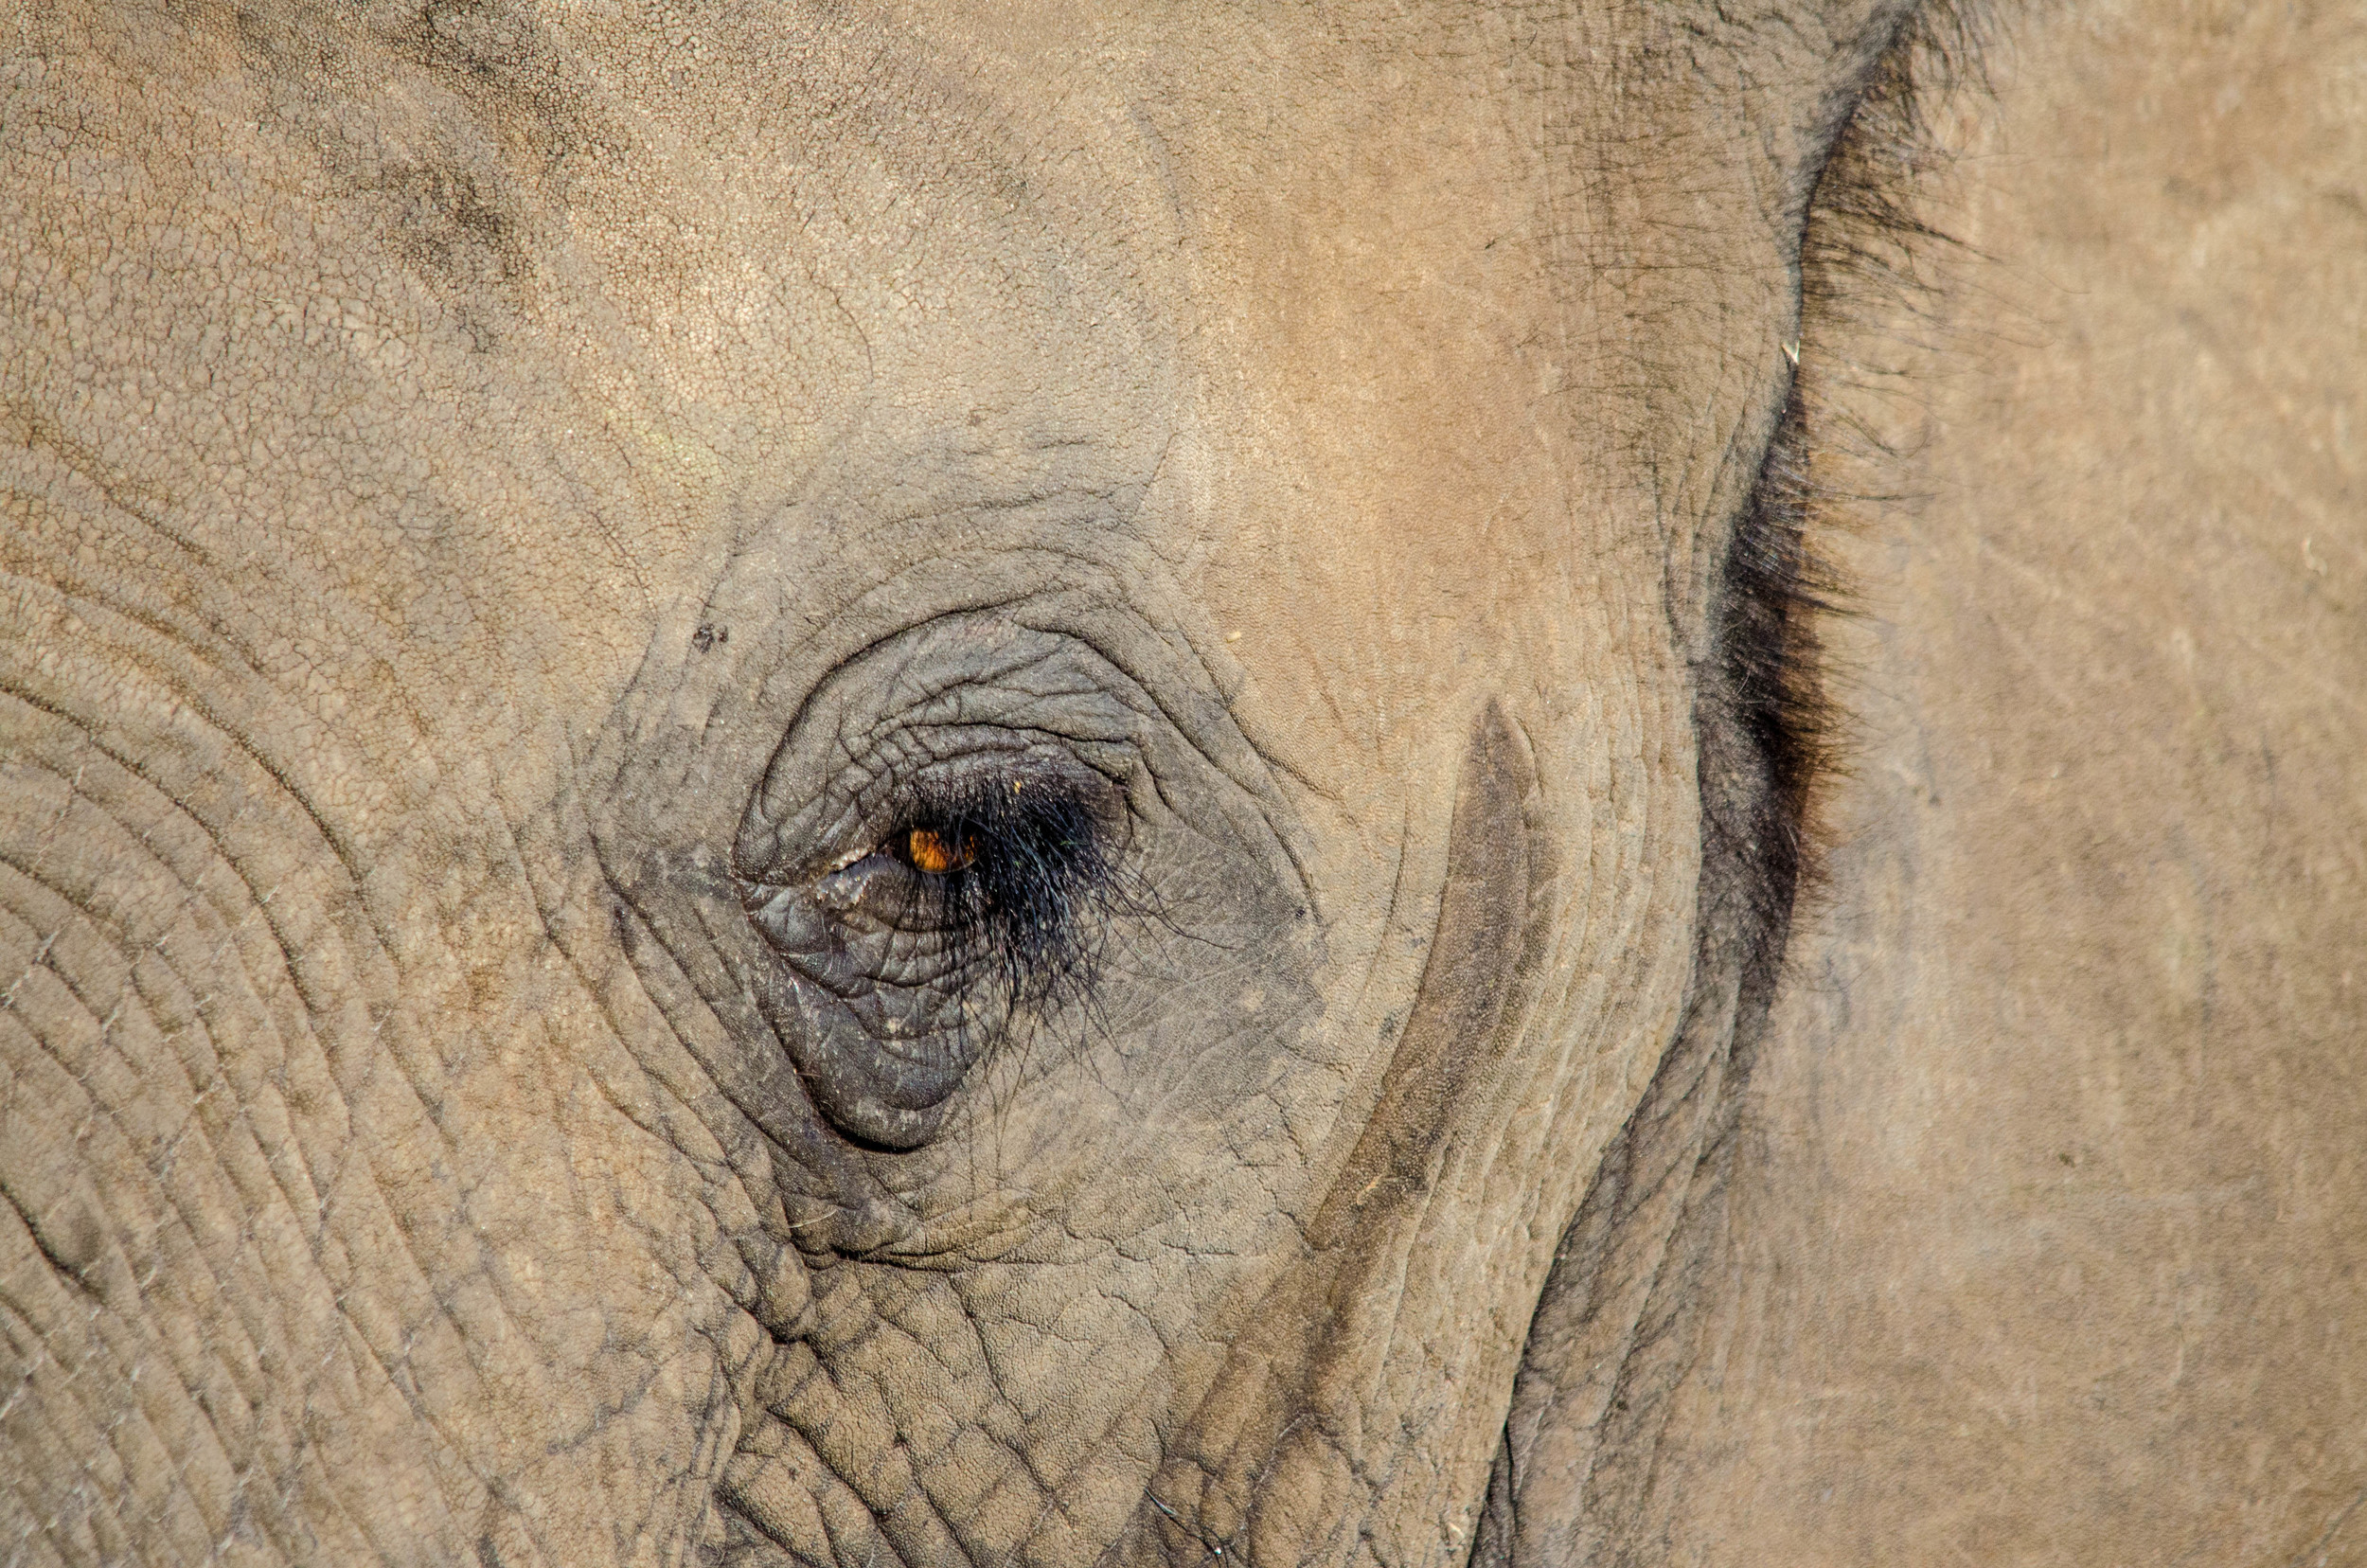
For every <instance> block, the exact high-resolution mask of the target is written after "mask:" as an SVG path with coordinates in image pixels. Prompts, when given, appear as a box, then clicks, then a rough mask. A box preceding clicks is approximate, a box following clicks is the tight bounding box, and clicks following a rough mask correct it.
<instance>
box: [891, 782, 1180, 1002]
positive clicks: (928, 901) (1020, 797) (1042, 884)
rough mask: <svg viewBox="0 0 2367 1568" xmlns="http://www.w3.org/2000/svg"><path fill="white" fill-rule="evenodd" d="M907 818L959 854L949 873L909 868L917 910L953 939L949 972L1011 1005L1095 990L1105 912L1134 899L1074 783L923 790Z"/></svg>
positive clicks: (910, 826)
mask: <svg viewBox="0 0 2367 1568" xmlns="http://www.w3.org/2000/svg"><path fill="white" fill-rule="evenodd" d="M905 820H906V826H905V827H904V828H902V829H899V833H906V834H909V833H912V832H914V831H916V830H917V831H920V832H924V833H930V834H934V835H935V837H936V841H937V842H938V843H939V844H942V845H944V846H948V848H949V849H950V850H951V851H952V853H954V854H955V855H957V856H958V863H957V864H955V865H953V866H952V868H951V869H948V870H945V871H942V872H938V873H934V874H931V873H929V872H927V871H925V870H922V869H920V868H918V867H916V869H915V873H914V874H915V877H916V880H917V883H918V890H917V900H918V902H917V906H916V908H915V909H914V911H913V913H914V914H915V915H917V916H918V917H919V918H921V919H922V920H924V921H925V922H927V923H928V924H930V925H932V926H934V927H936V928H937V929H938V930H940V931H942V932H944V933H945V934H946V937H947V939H948V941H949V942H950V943H951V944H952V957H953V968H954V972H956V973H958V974H962V975H964V976H967V977H969V983H970V984H972V985H977V984H980V983H984V984H985V985H986V986H988V987H989V988H991V989H994V990H995V991H997V992H999V993H1000V994H999V996H998V997H997V998H996V1000H998V1001H1000V1002H1001V1003H1003V1004H1004V1005H1006V1007H1020V1006H1042V1005H1045V1004H1052V1005H1059V1004H1060V1003H1064V1002H1068V1001H1072V1000H1076V999H1077V998H1080V997H1082V996H1084V995H1086V994H1087V993H1088V992H1090V991H1091V989H1092V987H1093V982H1094V979H1095V974H1096V972H1097V971H1098V969H1099V967H1100V960H1101V956H1102V949H1103V946H1104V944H1105V940H1106V935H1107V932H1108V928H1109V922H1110V917H1111V916H1112V915H1113V914H1116V913H1119V912H1121V910H1122V908H1124V907H1130V906H1131V905H1132V904H1133V903H1134V902H1136V901H1138V900H1137V899H1136V898H1135V897H1133V896H1131V895H1130V890H1129V888H1128V885H1127V882H1126V879H1124V878H1123V877H1122V875H1121V873H1120V868H1119V866H1118V864H1116V860H1115V857H1114V855H1113V853H1112V844H1111V834H1110V829H1108V827H1107V826H1106V825H1104V824H1103V823H1101V822H1100V821H1098V820H1097V819H1096V818H1095V813H1094V811H1092V809H1091V808H1090V807H1089V806H1088V805H1087V804H1086V803H1085V802H1084V801H1083V800H1081V799H1079V798H1078V797H1077V793H1075V791H1074V790H1073V789H1072V788H1070V787H1067V786H1065V785H1064V784H1063V783H1061V782H1060V781H1058V780H1045V779H1028V778H1017V779H1014V778H1008V777H1005V778H993V777H988V778H971V779H964V780H960V781H958V782H953V783H951V784H940V785H938V787H937V788H935V789H933V790H927V791H926V792H925V793H924V794H923V796H922V799H921V800H919V801H918V802H917V803H916V804H915V807H914V809H913V810H912V811H909V812H908V813H907V814H906V819H905ZM908 864H910V862H909V859H908Z"/></svg>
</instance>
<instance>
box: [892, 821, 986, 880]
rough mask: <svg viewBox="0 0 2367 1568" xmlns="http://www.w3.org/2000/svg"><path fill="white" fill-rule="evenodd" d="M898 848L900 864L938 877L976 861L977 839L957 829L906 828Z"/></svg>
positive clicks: (976, 862)
mask: <svg viewBox="0 0 2367 1568" xmlns="http://www.w3.org/2000/svg"><path fill="white" fill-rule="evenodd" d="M901 848H902V850H903V858H904V864H907V865H909V866H911V867H912V868H913V869H914V870H916V871H918V872H920V873H921V874H922V875H924V876H930V877H942V876H946V875H948V874H949V873H952V872H954V871H962V870H967V869H969V868H970V866H972V865H975V864H978V841H977V840H976V839H975V838H973V837H971V836H970V834H968V833H965V832H963V831H961V830H960V829H950V830H949V829H943V828H908V829H905V830H904V842H903V844H902V846H901Z"/></svg>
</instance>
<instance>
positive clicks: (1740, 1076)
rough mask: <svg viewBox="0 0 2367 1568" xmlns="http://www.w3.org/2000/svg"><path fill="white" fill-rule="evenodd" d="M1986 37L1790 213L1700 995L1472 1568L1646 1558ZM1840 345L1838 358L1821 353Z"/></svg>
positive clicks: (1939, 14)
mask: <svg viewBox="0 0 2367 1568" xmlns="http://www.w3.org/2000/svg"><path fill="white" fill-rule="evenodd" d="M1998 26H1999V24H1998V18H1997V16H1996V14H1995V13H1994V11H1993V10H1992V9H1990V8H1989V6H1987V5H1986V4H1985V3H1984V0H1940V3H1933V4H1924V5H1918V6H1914V7H1912V8H1911V9H1909V10H1908V11H1907V12H1906V13H1905V14H1904V15H1903V16H1902V17H1901V18H1900V20H1899V21H1898V23H1897V25H1896V27H1895V31H1894V33H1893V34H1892V36H1891V38H1890V40H1889V42H1888V44H1887V45H1886V46H1884V47H1883V48H1882V49H1880V50H1879V51H1878V54H1877V55H1876V57H1875V59H1874V62H1873V64H1872V66H1871V68H1870V70H1869V71H1868V73H1867V75H1866V76H1865V78H1864V79H1863V80H1862V82H1861V84H1860V89H1859V91H1858V94H1857V96H1856V98H1855V101H1854V104H1853V105H1852V106H1851V107H1850V108H1849V110H1848V112H1847V114H1846V116H1845V117H1844V118H1843V119H1842V123H1841V124H1840V126H1839V128H1838V130H1837V133H1836V134H1835V136H1834V138H1833V141H1832V144H1831V146H1830V149H1829V151H1828V153H1827V156H1826V158H1825V161H1824V166H1823V169H1821V170H1820V172H1819V173H1818V176H1817V179H1816V181H1815V185H1814V189H1813V194H1812V196H1811V197H1810V199H1809V201H1808V204H1807V206H1806V212H1805V213H1804V214H1803V217H1802V223H1801V231H1800V238H1799V249H1798V253H1797V254H1798V280H1799V289H1800V302H1801V327H1800V338H1799V341H1798V342H1797V343H1795V344H1791V345H1787V346H1786V353H1787V357H1788V358H1789V359H1791V360H1792V377H1791V384H1790V387H1789V393H1788V395H1787V397H1786V399H1785V401H1784V405H1783V411H1782V414H1781V417H1780V418H1779V419H1778V421H1777V424H1776V427H1775V431H1774V434H1773V436H1772V437H1771V440H1770V442H1769V445H1768V448H1767V451H1766V453H1765V454H1764V456H1763V457H1762V459H1761V462H1760V465H1759V469H1758V472H1757V476H1756V480H1755V482H1754V483H1753V487H1752V490H1751V491H1750V494H1749V497H1748V499H1747V500H1746V501H1745V503H1744V505H1743V506H1742V507H1741V508H1739V510H1738V513H1737V515H1736V517H1735V523H1734V526H1733V529H1732V531H1731V533H1730V535H1729V537H1728V540H1727V543H1726V550H1725V556H1724V560H1723V561H1722V562H1721V563H1720V568H1719V571H1718V575H1717V585H1716V588H1715V591H1714V593H1713V595H1712V597H1711V612H1710V613H1711V625H1712V635H1711V639H1710V642H1709V646H1708V649H1707V650H1706V653H1705V656H1703V657H1701V658H1700V659H1698V660H1697V661H1696V662H1695V665H1694V668H1693V683H1694V693H1695V697H1694V713H1695V732H1696V747H1697V756H1698V757H1699V763H1698V769H1699V778H1700V796H1701V818H1700V820H1701V868H1700V891H1699V894H1698V902H1697V914H1696V924H1695V930H1696V939H1695V955H1694V963H1693V971H1692V976H1691V979H1690V981H1689V984H1688V987H1687V990H1686V996H1685V1001H1684V1006H1683V1007H1682V1011H1681V1012H1680V1014H1679V1023H1678V1025H1677V1028H1676V1030H1675V1032H1674V1034H1673V1036H1672V1038H1671V1040H1670V1042H1669V1045H1668V1048H1667V1050H1666V1051H1665V1052H1664V1055H1663V1057H1662V1059H1661V1061H1660V1064H1659V1066H1658V1068H1657V1069H1656V1071H1655V1073H1654V1076H1653V1078H1652V1080H1651V1082H1650V1084H1649V1085H1648V1087H1647V1088H1646V1091H1645V1093H1644V1095H1643V1096H1642V1098H1641V1099H1640V1100H1639V1101H1638V1103H1637V1105H1636V1108H1635V1110H1634V1112H1633V1113H1632V1114H1630V1116H1629V1118H1628V1123H1627V1125H1626V1126H1625V1127H1624V1128H1623V1129H1622V1131H1621V1132H1620V1133H1619V1135H1618V1137H1617V1138H1616V1139H1615V1140H1614V1141H1613V1142H1612V1144H1611V1147H1610V1149H1607V1150H1606V1151H1605V1153H1604V1156H1603V1159H1602V1161H1601V1163H1600V1165H1599V1166H1598V1167H1596V1169H1595V1171H1594V1174H1593V1179H1592V1181H1591V1182H1590V1184H1589V1185H1588V1188H1587V1192H1586V1196H1585V1198H1584V1200H1583V1201H1582V1202H1581V1203H1580V1205H1579V1208H1578V1212H1577V1215H1576V1217H1575V1219H1574V1220H1573V1221H1571V1223H1570V1225H1569V1227H1568V1229H1567V1230H1566V1231H1565V1232H1564V1233H1563V1236H1562V1239H1561V1242H1560V1245H1559V1247H1558V1248H1557V1251H1556V1254H1555V1260H1554V1266H1553V1269H1552V1272H1551V1273H1550V1274H1549V1275H1548V1277H1547V1279H1546V1283H1545V1287H1544V1290H1543V1292H1542V1293H1541V1295H1540V1297H1539V1304H1538V1308H1537V1311H1536V1313H1535V1315H1534V1317H1533V1318H1532V1320H1531V1324H1530V1328H1529V1334H1528V1339H1527V1343H1526V1345H1525V1346H1524V1348H1523V1351H1522V1362H1521V1370H1520V1372H1519V1374H1518V1376H1517V1378H1516V1380H1515V1383H1514V1388H1513V1393H1512V1402H1511V1407H1510V1411H1509V1413H1508V1415H1507V1417H1506V1420H1505V1426H1504V1439H1503V1443H1502V1445H1501V1446H1500V1448H1499V1450H1498V1452H1497V1456H1496V1461H1495V1465H1494V1467H1493V1470H1492V1472H1491V1474H1490V1477H1489V1482H1488V1489H1487V1497H1486V1507H1485V1511H1484V1513H1483V1515H1482V1519H1481V1523H1480V1528H1479V1530H1478V1532H1477V1534H1476V1537H1475V1541H1474V1545H1473V1551H1472V1556H1471V1559H1470V1560H1471V1562H1472V1564H1473V1568H1500V1565H1501V1568H1526V1565H1530V1564H1538V1565H1544V1564H1564V1563H1579V1562H1589V1563H1627V1562H1629V1561H1641V1560H1644V1559H1646V1558H1649V1557H1650V1556H1651V1553H1650V1546H1651V1543H1652V1541H1654V1540H1655V1539H1656V1538H1657V1535H1658V1533H1659V1532H1657V1531H1656V1530H1655V1529H1654V1527H1653V1519H1654V1515H1655V1510H1656V1509H1657V1508H1658V1507H1659V1506H1661V1505H1660V1504H1658V1503H1657V1502H1656V1499H1655V1495H1654V1491H1655V1488H1654V1470H1655V1452H1656V1450H1657V1447H1658V1443H1659V1438H1660V1434H1661V1429H1662V1426H1663V1424H1664V1421H1665V1419H1666V1416H1667V1408H1668V1405H1669V1403H1670V1396H1671V1395H1672V1393H1673V1392H1674V1390H1675V1389H1676V1388H1677V1387H1678V1385H1679V1384H1680V1383H1681V1382H1682V1381H1683V1380H1684V1378H1685V1376H1686V1375H1687V1373H1688V1372H1689V1371H1690V1369H1691V1368H1692V1366H1693V1365H1694V1363H1695V1362H1696V1360H1697V1357H1698V1347H1699V1344H1700V1331H1701V1327H1702V1324H1701V1321H1700V1320H1701V1316H1702V1304H1703V1301H1704V1298H1705V1297H1706V1296H1707V1295H1708V1293H1709V1292H1707V1291H1705V1290H1704V1289H1703V1288H1702V1286H1703V1285H1704V1283H1705V1282H1706V1274H1707V1272H1708V1270H1709V1269H1710V1268H1711V1266H1712V1263H1713V1259H1714V1258H1715V1256H1717V1244H1718V1241H1719V1239H1720V1238H1721V1237H1722V1235H1723V1231H1724V1225H1725V1203H1724V1199H1725V1189H1726V1185H1727V1179H1728V1176H1729V1173H1730V1170H1731V1168H1732V1165H1733V1160H1734V1149H1735V1131H1736V1128H1737V1125H1738V1122H1739V1119H1740V1112H1741V1106H1742V1097H1743V1093H1742V1092H1743V1089H1744V1086H1745V1084H1746V1083H1747V1081H1748V1079H1749V1077H1750V1071H1751V1066H1752V1061H1753V1055H1754V1052H1755V1048H1756V1045H1757V1043H1758V1039H1759V1036H1760V1035H1761V1033H1762V1032H1763V1031H1764V1029H1765V1026H1766V1024H1767V1019H1768V1016H1769V1012H1770V1010H1771V1007H1772V1004H1773V1002H1774V999H1775V995H1776V991H1777V989H1778V987H1779V985H1780V983H1781V981H1782V979H1783V974H1784V962H1785V949H1786V942H1787V938H1788V936H1789V932H1790V929H1791V925H1792V918H1793V912H1794V910H1795V909H1796V908H1797V907H1798V906H1799V905H1800V903H1801V901H1802V900H1813V899H1814V898H1815V896H1816V890H1817V887H1818V885H1819V880H1818V875H1819V864H1820V856H1819V848H1820V846H1821V843H1822V839H1823V834H1822V823H1821V818H1820V813H1819V806H1820V803H1821V800H1822V798H1823V795H1824V789H1823V786H1824V783H1825V781H1826V780H1827V779H1829V778H1831V777H1832V776H1834V775H1835V774H1836V773H1837V772H1838V770H1840V769H1841V768H1842V766H1843V762H1844V755H1843V754H1844V749H1845V737H1846V715H1844V714H1843V713H1842V712H1841V711H1839V709H1838V708H1837V706H1836V705H1835V704H1834V703H1833V701H1832V699H1831V698H1830V696H1829V695H1828V693H1827V689H1826V685H1825V679H1824V676H1825V668H1824V646H1823V640H1822V638H1821V636H1820V634H1819V628H1820V624H1821V623H1822V622H1823V620H1824V617H1826V616H1828V615H1845V614H1847V613H1848V612H1849V607H1850V595H1849V592H1848V585H1847V583H1846V582H1845V581H1843V580H1842V578H1841V577H1840V575H1839V574H1838V572H1837V571H1835V570H1834V569H1833V568H1832V567H1831V566H1830V565H1829V564H1828V563H1827V561H1825V559H1824V555H1823V554H1822V553H1821V552H1820V551H1819V549H1818V548H1817V542H1818V540H1819V539H1820V537H1832V531H1833V530H1837V529H1847V528H1849V527H1850V526H1852V521H1853V519H1854V518H1855V517H1856V516H1859V515H1861V513H1860V508H1864V507H1867V506H1870V505H1873V504H1876V503H1877V502H1878V500H1879V498H1880V495H1881V487H1880V485H1879V483H1878V482H1877V483H1876V484H1873V485H1869V484H1867V483H1866V482H1865V479H1866V476H1868V475H1876V476H1879V475H1883V474H1885V473H1886V472H1889V471H1890V470H1891V469H1893V468H1894V467H1895V464H1896V459H1897V458H1898V457H1899V455H1900V454H1898V453H1896V452H1895V451H1893V450H1891V449H1890V448H1888V447H1887V446H1885V445H1884V444H1883V443H1882V441H1881V438H1880V437H1878V436H1876V435H1874V434H1873V433H1872V426H1871V425H1870V423H1869V422H1868V421H1867V420H1865V419H1860V418H1859V417H1857V416H1856V415H1855V414H1854V413H1853V404H1854V403H1855V402H1856V401H1857V400H1858V399H1860V398H1861V397H1864V396H1866V395H1869V394H1870V393H1872V394H1876V395H1878V392H1879V389H1880V386H1881V383H1884V382H1886V381H1890V380H1893V379H1895V377H1896V376H1897V375H1898V374H1899V373H1900V372H1899V371H1897V370H1896V369H1895V368H1893V367H1892V366H1891V365H1886V364H1885V363H1884V362H1883V360H1882V358H1881V357H1880V355H1879V352H1877V354H1876V356H1875V357H1874V358H1872V359H1868V358H1866V357H1865V356H1864V353H1863V350H1864V348H1865V347H1866V346H1867V344H1868V342H1869V340H1870V341H1871V342H1872V344H1873V345H1874V346H1875V347H1876V348H1877V350H1879V347H1880V346H1881V345H1882V344H1883V343H1884V341H1885V340H1886V339H1887V338H1889V337H1890V336H1891V334H1893V332H1894V331H1895V328H1894V326H1893V324H1895V322H1896V321H1897V320H1899V319H1900V314H1901V312H1902V311H1903V312H1905V314H1906V316H1907V318H1908V319H1913V318H1914V316H1915V315H1916V314H1917V313H1918V312H1917V304H1918V301H1919V300H1922V299H1925V298H1928V296H1929V294H1931V290H1932V287H1933V286H1932V285H1931V283H1930V282H1929V281H1928V277H1929V273H1930V269H1929V266H1928V264H1927V262H1926V259H1925V258H1928V257H1929V256H1930V255H1931V252H1932V251H1933V249H1934V248H1935V247H1945V246H1947V245H1949V244H1950V243H1951V241H1949V238H1948V237H1947V236H1946V235H1944V234H1941V233H1939V232H1936V231H1935V230H1933V229H1932V228H1931V227H1930V226H1929V225H1928V224H1927V223H1925V222H1924V221H1923V220H1922V219H1921V218H1920V216H1919V210H1920V207H1921V205H1922V204H1921V203H1920V202H1919V200H1918V192H1919V191H1920V190H1921V189H1922V188H1923V187H1924V186H1925V183H1926V182H1927V181H1928V180H1929V179H1931V177H1932V176H1933V175H1934V174H1935V173H1936V172H1938V171H1939V170H1941V169H1945V167H1946V165H1947V163H1948V159H1949V154H1948V151H1947V150H1946V144H1945V143H1944V142H1943V139H1942V137H1941V135H1940V134H1939V133H1938V131H1937V129H1936V127H1937V124H1938V111H1939V109H1940V108H1941V107H1942V106H1943V105H1948V104H1953V103H1958V102H1962V101H1965V100H1966V99H1967V98H1976V99H1977V98H1979V97H1981V96H1983V95H1984V94H1985V92H1986V77H1985V75H1984V70H1983V66H1982V60H1983V53H1984V46H1985V45H1986V44H1987V42H1988V41H1989V40H1990V39H1992V38H1993V37H1994V36H1995V35H1996V33H1997V30H1998ZM1844 342H1846V344H1847V347H1848V350H1849V351H1848V352H1846V353H1836V352H1833V350H1835V349H1837V348H1839V347H1841V346H1842V344H1843V343H1844ZM1902 347H1903V346H1902ZM1820 350H1824V351H1823V352H1820ZM1897 357H1898V358H1899V359H1900V360H1903V359H1904V357H1905V356H1904V354H1903V353H1901V354H1900V355H1898V356H1897ZM1837 471H1838V472H1842V473H1845V474H1848V475H1850V477H1849V478H1847V479H1835V478H1833V477H1831V475H1832V474H1833V473H1834V472H1837Z"/></svg>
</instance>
